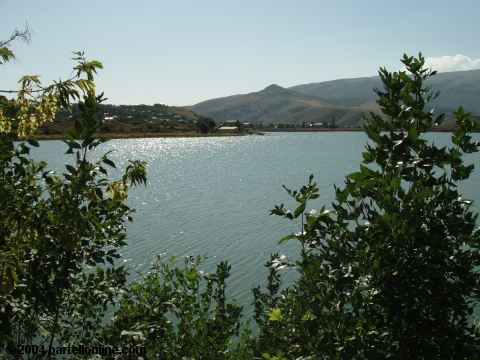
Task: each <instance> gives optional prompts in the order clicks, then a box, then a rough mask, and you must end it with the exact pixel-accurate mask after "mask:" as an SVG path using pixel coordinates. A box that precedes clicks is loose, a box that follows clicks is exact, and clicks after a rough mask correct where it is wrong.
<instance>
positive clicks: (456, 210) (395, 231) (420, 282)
mask: <svg viewBox="0 0 480 360" xmlns="http://www.w3.org/2000/svg"><path fill="white" fill-rule="evenodd" d="M402 62H403V64H404V65H405V69H406V70H405V71H400V72H394V73H390V72H388V71H387V70H385V69H380V71H379V75H380V78H381V80H382V82H383V84H384V87H385V88H384V90H376V93H377V94H378V96H379V99H378V101H377V103H378V104H379V105H380V107H381V111H382V113H383V114H382V115H379V114H374V113H371V114H370V116H369V117H368V118H367V119H366V120H367V123H366V125H365V132H366V134H367V135H368V137H369V140H370V141H369V143H368V144H367V146H366V151H365V152H364V153H363V159H364V160H363V164H361V165H360V169H359V171H357V172H354V173H352V174H349V175H348V176H347V177H346V180H345V186H344V187H343V188H336V200H335V201H334V202H333V204H332V209H331V210H327V209H325V208H322V209H321V210H320V211H314V210H313V211H308V212H307V210H306V209H307V208H308V203H309V201H310V200H311V199H314V198H316V197H318V188H317V186H316V184H315V183H314V182H313V178H312V177H310V181H309V183H308V185H306V186H304V187H303V188H302V189H301V190H300V191H291V190H288V189H287V191H288V193H289V194H290V196H291V197H292V198H293V199H294V200H295V201H296V202H297V204H298V207H297V208H296V210H295V211H293V212H290V211H287V210H286V209H285V208H284V206H283V204H282V205H280V206H276V207H275V208H274V209H273V210H272V214H274V215H278V216H282V217H284V218H286V219H288V220H289V221H294V222H295V223H297V224H298V225H299V227H300V232H299V233H297V234H290V235H288V236H286V237H285V238H284V239H282V240H283V241H286V240H289V239H296V240H298V241H299V243H300V245H301V259H300V260H299V261H297V262H296V263H294V264H289V263H285V261H282V259H280V258H279V257H278V256H277V257H274V258H273V259H272V260H271V261H270V262H269V264H268V265H269V266H270V269H271V273H270V277H269V285H268V290H269V292H267V293H262V292H261V291H260V290H259V289H256V290H255V294H254V295H255V305H256V315H255V317H256V320H257V321H258V323H259V325H260V336H259V341H258V344H257V352H258V353H261V352H265V353H267V355H268V356H270V355H272V356H273V355H280V356H285V357H286V358H297V357H308V356H311V357H313V358H328V359H330V358H342V359H343V358H368V359H371V358H401V359H410V358H421V359H424V358H425V359H426V358H428V359H430V358H432V359H439V358H459V359H464V358H471V357H472V356H474V355H473V354H479V353H480V338H479V333H478V329H476V328H475V326H474V321H473V316H472V314H473V313H474V311H475V310H478V309H479V300H480V274H479V271H478V266H479V265H480V262H479V261H480V254H479V250H480V249H479V246H480V242H479V240H480V233H479V231H478V227H477V225H476V221H477V214H474V213H473V212H472V209H471V203H472V202H471V201H470V200H467V199H465V198H463V197H462V196H461V195H460V194H459V192H458V190H457V183H458V181H461V180H464V179H467V178H468V177H469V175H470V174H471V172H472V170H473V165H466V164H464V162H463V160H462V155H463V154H465V153H472V152H475V151H477V147H478V145H479V144H478V143H475V142H474V141H472V138H471V137H470V135H469V132H470V131H472V130H473V128H474V126H473V125H472V122H471V120H470V117H469V114H465V113H464V111H463V109H462V108H459V110H458V111H457V112H456V114H455V116H456V119H457V124H458V128H459V129H458V130H457V131H456V132H455V133H453V134H452V139H451V140H452V145H450V146H447V147H438V146H436V145H435V144H433V143H432V142H431V141H428V140H427V139H426V137H425V136H424V134H425V132H426V131H428V130H430V129H432V128H433V127H435V126H437V125H439V124H440V123H441V122H442V120H443V115H438V116H435V115H434V111H433V110H431V111H429V110H426V105H427V104H428V102H429V101H430V100H432V99H434V98H435V97H436V96H437V95H438V94H432V93H431V91H430V88H429V87H427V86H425V85H424V83H425V81H426V80H427V79H428V78H429V77H430V76H433V75H435V72H432V71H430V70H428V69H425V68H424V63H425V61H424V58H423V57H422V55H421V54H420V55H419V56H418V57H417V58H414V57H408V56H406V55H405V56H404V57H403V59H402ZM283 266H295V267H296V269H297V270H298V273H299V278H298V280H297V281H296V282H295V283H294V284H293V285H292V286H290V287H288V288H287V289H286V290H284V291H282V292H280V291H279V286H280V281H281V277H280V275H279V273H278V271H277V270H278V268H281V267H283Z"/></svg>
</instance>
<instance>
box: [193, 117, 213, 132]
mask: <svg viewBox="0 0 480 360" xmlns="http://www.w3.org/2000/svg"><path fill="white" fill-rule="evenodd" d="M215 126H217V124H215V121H214V120H213V119H211V118H208V117H204V116H200V118H199V119H198V120H197V128H198V130H200V132H201V133H202V134H206V133H208V132H210V131H212V130H213V129H215Z"/></svg>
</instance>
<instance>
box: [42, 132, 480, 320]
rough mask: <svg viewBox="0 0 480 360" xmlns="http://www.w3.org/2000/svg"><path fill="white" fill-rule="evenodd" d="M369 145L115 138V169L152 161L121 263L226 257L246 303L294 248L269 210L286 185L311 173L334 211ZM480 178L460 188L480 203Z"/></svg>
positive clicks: (52, 145)
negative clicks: (276, 260)
mask: <svg viewBox="0 0 480 360" xmlns="http://www.w3.org/2000/svg"><path fill="white" fill-rule="evenodd" d="M427 137H428V138H429V139H431V140H432V141H434V142H435V143H436V144H437V145H442V144H448V143H449V139H450V134H446V133H430V134H427ZM475 137H476V138H479V136H477V135H475ZM366 141H367V137H366V135H365V134H363V133H361V132H318V133H267V134H266V135H265V136H242V137H206V138H205V137H198V138H145V139H121V140H111V141H109V142H107V143H105V144H103V145H102V146H101V149H100V151H97V154H100V153H103V152H106V151H109V150H114V152H113V153H112V154H111V155H110V158H111V159H113V160H114V161H115V162H116V164H117V166H118V167H119V168H125V166H126V165H127V162H128V159H141V160H145V161H147V162H148V184H147V187H139V188H134V189H132V190H131V191H130V197H129V201H128V204H129V206H131V207H132V208H135V209H136V210H137V211H136V213H135V214H134V215H133V217H134V221H133V223H130V224H128V246H127V247H126V248H124V249H122V250H121V253H122V256H123V259H122V261H123V262H124V263H125V264H126V265H127V266H128V268H129V269H130V270H131V271H132V273H134V276H137V275H135V274H137V272H141V273H145V272H146V271H148V268H149V266H150V264H151V262H152V261H153V260H154V259H155V258H156V256H157V255H160V256H162V257H163V258H165V259H166V258H167V257H169V256H171V255H175V256H177V257H179V258H182V257H183V256H189V255H207V256H208V259H207V261H206V262H205V264H204V268H205V269H206V270H207V271H212V270H214V268H215V264H216V263H218V262H220V261H221V260H228V262H229V263H230V264H231V266H232V276H231V278H230V279H229V282H228V285H229V288H230V290H229V293H230V294H231V295H233V296H234V297H236V298H237V300H238V302H239V303H241V304H242V305H247V306H246V307H247V308H249V309H250V306H249V305H248V304H249V303H251V301H252V299H253V297H252V295H251V291H250V289H251V288H252V287H253V286H257V285H260V284H264V283H265V282H266V275H267V270H266V268H265V267H264V264H265V262H266V261H267V260H268V259H269V256H270V254H271V253H280V254H285V255H287V256H288V257H295V255H296V254H298V246H297V244H296V243H295V242H294V241H291V242H288V243H285V244H282V245H277V241H278V239H280V238H281V237H282V236H284V235H286V234H287V233H289V232H291V231H295V232H297V231H299V229H298V228H294V227H292V225H291V224H290V223H289V222H287V221H285V220H282V219H281V218H279V217H272V216H269V210H270V209H272V208H273V206H274V205H277V204H280V203H285V205H286V207H287V208H290V209H291V208H293V206H294V204H293V202H292V201H291V200H290V199H289V196H288V194H287V193H286V192H285V190H283V189H282V185H283V184H285V185H286V186H287V187H290V188H298V187H301V186H302V185H304V184H306V183H307V182H308V176H309V175H310V174H313V175H314V176H315V180H316V181H317V183H318V184H319V187H320V194H321V196H320V198H319V199H317V200H316V202H315V203H312V204H311V205H312V206H311V208H317V209H318V208H319V207H320V206H321V205H322V204H326V205H327V208H330V207H331V206H330V203H331V201H332V200H333V198H334V196H333V195H334V189H333V185H334V184H337V185H339V186H341V185H342V184H343V179H344V177H345V175H346V174H348V173H350V172H352V171H355V170H357V169H358V164H359V162H360V161H361V158H362V157H361V152H362V151H363V149H364V146H365V144H366ZM65 151H66V145H64V144H63V143H62V142H60V141H42V142H41V147H40V148H39V149H38V150H35V152H34V157H35V158H37V159H44V160H46V161H47V162H48V163H49V164H50V166H51V167H52V168H53V169H55V170H57V171H63V164H64V163H65V161H68V155H61V154H63V153H64V152H65ZM479 159H480V155H479V154H478V153H477V154H473V155H469V156H468V157H467V160H469V161H470V162H474V163H475V164H477V168H480V160H479ZM479 180H480V171H477V172H474V174H473V176H472V177H471V178H470V179H469V180H468V181H467V182H464V183H463V184H462V185H461V187H460V188H461V190H462V191H463V193H464V195H465V196H466V197H468V198H471V199H474V200H476V201H480V189H479V187H478V184H479V183H480V182H479ZM476 209H477V211H478V207H476ZM293 278H294V274H293V273H292V272H290V273H287V274H286V279H287V280H292V279H293ZM247 312H249V311H247Z"/></svg>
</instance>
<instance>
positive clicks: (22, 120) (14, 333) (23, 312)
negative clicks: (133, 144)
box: [0, 29, 146, 358]
mask: <svg viewBox="0 0 480 360" xmlns="http://www.w3.org/2000/svg"><path fill="white" fill-rule="evenodd" d="M19 38H23V39H25V40H28V39H29V31H28V29H25V31H16V32H15V33H14V34H13V35H12V37H11V38H10V40H8V41H6V42H1V43H0V45H1V46H0V56H1V58H2V59H3V63H5V62H8V61H9V60H11V59H13V58H14V54H13V52H12V51H11V50H10V45H11V43H12V41H14V40H15V39H19ZM74 60H75V61H76V62H77V64H76V66H75V68H74V73H73V74H74V75H73V76H72V77H71V78H69V79H67V80H66V81H59V82H56V83H54V84H52V85H49V86H43V85H42V84H41V82H40V79H39V77H38V76H24V77H23V78H22V79H21V80H20V89H19V90H8V91H5V90H4V91H2V92H3V93H11V94H15V95H16V98H11V99H9V98H7V97H5V96H0V198H1V199H2V206H1V208H0V348H1V349H2V350H3V351H4V350H5V348H6V349H7V350H8V352H10V353H12V354H13V356H14V357H15V358H19V357H20V354H18V353H16V351H17V350H18V349H19V345H20V344H22V345H32V344H33V343H34V342H35V345H38V346H42V345H43V346H47V347H48V346H49V345H57V344H69V343H75V344H81V343H84V344H86V343H88V344H93V343H94V342H95V341H99V336H100V330H101V323H102V320H103V316H104V314H105V311H106V309H107V307H108V305H109V304H112V303H114V301H115V298H116V296H117V293H118V291H119V290H121V289H122V287H123V286H124V284H125V277H126V270H125V269H124V267H123V266H118V264H116V263H115V259H117V258H119V257H120V255H119V253H118V248H119V247H121V246H123V245H124V244H125V237H126V234H125V225H124V224H125V221H126V220H127V219H129V220H131V213H132V210H131V209H130V208H129V207H128V206H126V205H125V200H126V198H127V195H128V188H129V186H134V185H139V184H142V183H143V184H145V183H146V167H145V163H144V162H141V161H132V162H130V164H129V166H127V168H126V170H125V173H124V174H123V176H122V177H121V178H120V179H118V180H111V179H110V178H109V177H108V172H107V167H113V168H115V164H114V162H113V161H112V160H110V159H109V157H108V154H105V155H103V156H100V158H98V160H95V161H92V160H90V152H91V151H92V150H93V149H95V148H96V147H98V146H99V145H100V144H101V143H102V142H104V141H105V140H99V139H95V137H94V133H95V131H96V130H98V128H99V127H100V126H101V121H100V120H99V119H98V111H99V109H100V103H101V102H102V101H103V100H104V98H103V94H97V92H96V88H95V83H94V75H95V74H96V72H97V70H98V69H101V68H102V64H101V63H100V62H98V61H87V60H86V59H85V58H84V55H83V53H81V52H79V53H75V56H74ZM73 101H77V102H78V107H79V110H80V116H79V117H78V118H77V119H76V120H75V127H74V129H73V130H72V131H71V132H70V133H69V134H68V137H67V139H66V140H65V141H64V142H65V144H66V145H67V153H68V154H72V162H71V164H67V165H65V169H66V170H65V173H63V174H61V175H60V174H55V173H54V172H53V171H51V170H49V169H48V168H47V164H46V163H45V162H42V161H41V162H36V161H34V160H32V159H31V158H30V157H29V151H30V149H31V147H32V146H33V147H36V146H39V144H38V143H37V142H36V141H33V140H29V139H31V137H32V135H33V133H34V132H35V130H36V129H37V128H38V127H39V126H40V125H41V124H42V123H44V122H46V121H52V120H53V119H54V117H55V114H56V111H57V109H59V108H65V109H67V110H71V103H72V102H73ZM17 140H20V142H18V143H17V142H16V141H17ZM36 355H37V356H41V355H43V354H36ZM36 355H33V357H35V356H36Z"/></svg>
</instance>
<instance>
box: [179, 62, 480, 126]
mask: <svg viewBox="0 0 480 360" xmlns="http://www.w3.org/2000/svg"><path fill="white" fill-rule="evenodd" d="M428 85H431V86H432V88H433V89H434V90H439V91H440V92H441V95H440V96H439V97H438V99H436V100H435V101H434V102H433V103H432V105H433V106H434V107H435V108H436V109H437V110H439V111H441V112H445V113H447V114H448V113H452V112H453V111H455V110H456V109H457V107H458V106H459V105H462V106H463V107H464V108H465V110H466V111H468V112H471V113H473V114H480V101H479V99H480V70H471V71H457V72H447V73H439V74H437V75H436V76H434V77H433V80H432V81H431V82H430V83H429V84H428ZM379 87H381V81H380V78H379V77H378V76H373V77H363V78H354V79H340V80H333V81H325V82H319V83H310V84H302V85H297V86H293V87H290V88H282V87H280V86H278V85H270V86H268V87H267V88H265V89H263V90H261V91H258V92H252V93H249V94H242V95H233V96H228V97H223V98H218V99H212V100H207V101H204V102H201V103H198V104H196V105H193V106H190V107H188V108H189V109H191V110H193V111H194V112H196V113H198V114H201V115H204V116H209V117H212V118H213V119H214V120H216V121H224V120H228V119H237V120H240V121H242V122H250V123H255V124H258V123H263V124H278V123H292V124H298V123H302V122H313V123H318V122H323V123H331V122H332V120H333V118H335V122H336V125H339V126H357V125H360V124H361V122H362V116H361V114H362V113H365V112H368V111H371V110H376V109H377V107H376V104H375V103H374V101H375V99H376V94H375V92H374V91H373V89H374V88H379Z"/></svg>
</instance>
